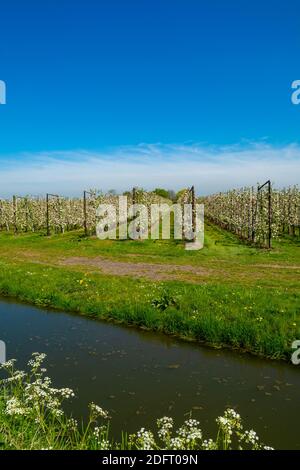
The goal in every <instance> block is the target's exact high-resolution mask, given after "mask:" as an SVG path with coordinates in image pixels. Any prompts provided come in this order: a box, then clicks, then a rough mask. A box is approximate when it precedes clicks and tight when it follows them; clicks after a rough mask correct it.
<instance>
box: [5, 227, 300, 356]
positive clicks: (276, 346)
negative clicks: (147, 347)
mask: <svg viewBox="0 0 300 470" xmlns="http://www.w3.org/2000/svg"><path fill="white" fill-rule="evenodd" d="M299 246H300V245H299V241H294V240H292V239H284V240H281V241H278V242H276V243H275V244H274V249H273V250H271V251H267V250H261V249H257V248H253V247H250V246H247V245H245V244H242V243H240V242H239V241H238V240H237V239H236V238H235V237H234V236H233V235H231V234H228V233H226V232H224V231H222V230H220V229H218V228H216V227H213V226H211V225H208V226H207V227H206V242H205V247H204V249H203V250H201V251H197V252H188V251H186V250H184V247H183V244H182V243H180V242H177V243H176V242H174V241H157V242H155V241H150V240H149V241H144V242H136V241H130V240H128V241H108V240H106V241H100V240H98V239H96V238H85V237H83V236H82V233H81V232H73V233H67V234H64V235H55V236H51V237H50V238H47V237H44V236H42V235H40V234H20V235H17V236H14V235H12V234H7V233H2V234H1V235H0V247H1V252H0V294H1V295H5V296H12V297H15V298H18V299H20V300H22V301H26V302H30V303H33V304H35V305H38V306H42V307H54V308H57V309H62V310H66V311H74V312H79V313H81V314H84V315H89V316H92V317H95V318H101V319H106V320H110V321H116V322H120V323H124V324H127V325H135V326H137V327H143V328H149V329H151V330H154V331H160V332H164V333H167V334H172V335H177V336H180V337H183V338H187V339H193V340H197V341H205V342H207V343H209V344H211V345H214V346H226V347H231V348H239V349H243V350H245V351H249V352H252V353H255V354H259V355H263V356H267V357H271V358H277V359H287V360H288V359H289V358H290V355H291V344H292V342H293V341H294V340H295V339H299V338H300V296H299V279H300V276H299V274H300V253H299V252H300V250H299ZM73 256H76V257H80V256H84V257H85V258H94V257H97V256H102V257H104V258H106V259H110V260H112V261H113V260H115V261H123V262H130V263H133V262H134V263H141V262H143V263H152V264H153V263H159V264H168V265H170V264H176V265H192V266H196V267H197V266H198V267H201V268H203V269H204V270H207V271H209V275H205V274H203V276H202V275H197V276H195V275H194V274H189V273H184V274H182V276H181V278H179V279H176V280H168V281H155V280H151V279H146V278H145V279H144V278H134V277H130V276H122V277H121V276H116V275H110V274H103V273H101V272H99V271H97V270H96V269H95V267H93V266H86V267H84V268H82V267H80V266H76V265H74V266H61V265H59V260H61V259H62V258H68V257H73ZM274 266H275V267H274Z"/></svg>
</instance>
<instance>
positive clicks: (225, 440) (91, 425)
mask: <svg viewBox="0 0 300 470" xmlns="http://www.w3.org/2000/svg"><path fill="white" fill-rule="evenodd" d="M44 359H45V355H44V354H38V353H34V354H33V355H32V358H31V359H30V361H29V362H28V366H29V370H28V371H27V372H24V371H21V370H18V369H16V367H15V361H14V360H10V361H8V362H7V363H6V364H3V365H2V366H0V372H1V374H3V373H4V376H5V378H4V379H2V380H1V381H0V441H1V449H2V450H5V449H6V450H7V449H8V450H24V449H29V450H40V449H43V450H50V449H51V450H67V449H68V450H108V449H117V450H124V449H126V450H160V449H164V450H169V449H172V450H230V449H239V450H244V449H245V450H248V449H252V450H269V449H270V448H269V447H265V446H264V445H263V444H261V443H260V442H259V439H258V436H257V435H256V433H255V432H254V431H253V430H249V431H248V430H245V429H244V427H243V423H242V420H241V417H240V415H239V414H237V413H236V412H235V411H234V410H232V409H228V410H226V411H225V414H224V416H222V417H219V418H217V419H216V422H217V426H216V428H217V429H216V437H215V438H214V439H211V438H210V439H207V438H205V437H204V435H203V432H202V430H201V429H200V427H199V424H200V423H199V422H198V421H196V420H195V419H192V418H190V419H187V420H185V422H184V423H183V425H182V426H181V427H180V428H179V429H177V430H175V429H174V423H173V419H172V418H169V417H163V418H161V419H159V420H157V429H156V432H153V431H148V430H145V429H144V428H142V429H140V430H139V431H138V432H137V433H136V434H130V435H128V434H126V433H123V435H122V436H121V438H120V441H119V442H116V441H113V440H111V439H110V434H109V426H110V424H109V423H110V417H109V413H108V412H107V411H106V410H103V408H101V407H100V406H99V405H97V404H95V403H91V404H90V405H89V409H90V413H89V419H88V422H87V423H86V424H82V423H78V422H77V421H76V420H75V419H74V418H73V417H71V416H68V415H67V414H66V413H65V411H64V407H63V403H64V402H65V401H66V400H69V399H71V398H73V397H74V393H73V391H72V390H71V389H69V388H61V389H57V388H54V387H53V386H52V384H51V379H50V378H49V377H48V376H47V375H46V369H45V368H44V365H43V361H44Z"/></svg>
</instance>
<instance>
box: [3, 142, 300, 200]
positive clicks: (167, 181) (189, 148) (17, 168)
mask: <svg viewBox="0 0 300 470" xmlns="http://www.w3.org/2000/svg"><path fill="white" fill-rule="evenodd" d="M299 175H300V146H299V145H298V144H289V145H286V146H281V147H275V146H272V145H268V144H265V143H248V144H243V145H242V144H238V145H232V146H219V147H217V146H207V145H202V144H184V145H179V144H174V145H171V144H170V145H163V144H140V145H137V146H124V147H118V148H112V149H108V150H106V151H99V152H97V151H90V150H89V151H88V150H70V151H56V152H40V153H34V154H32V153H22V154H19V155H13V156H9V157H6V158H5V157H3V156H2V158H1V172H0V197H7V196H11V195H12V194H14V193H18V194H44V193H45V192H56V193H59V194H64V195H70V196H72V195H78V194H80V193H81V191H82V190H83V189H85V188H99V189H102V190H104V191H105V190H108V189H112V188H114V189H116V190H119V191H123V190H126V189H129V188H131V187H132V186H142V187H144V188H146V189H152V188H154V187H157V186H161V187H165V188H173V189H175V190H177V189H180V188H182V187H186V186H188V185H192V184H194V185H195V187H196V190H197V192H198V193H199V194H208V193H212V192H215V191H223V190H226V189H229V188H232V187H239V186H244V185H255V184H256V183H257V182H258V181H260V182H263V181H264V180H266V179H271V180H272V181H273V182H274V183H275V184H276V185H277V186H279V187H280V186H287V185H290V184H297V183H298V182H299Z"/></svg>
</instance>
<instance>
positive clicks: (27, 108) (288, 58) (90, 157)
mask: <svg viewBox="0 0 300 470" xmlns="http://www.w3.org/2000/svg"><path fill="white" fill-rule="evenodd" d="M0 18H1V28H0V79H1V80H4V81H5V82H6V85H7V104H6V105H4V106H3V105H1V106H0V161H1V166H2V172H0V195H1V194H2V193H5V194H8V193H10V192H15V191H16V190H17V189H18V191H19V192H20V191H21V192H22V191H23V192H32V193H36V192H40V191H41V192H42V191H43V190H44V191H46V190H50V189H51V188H53V187H54V186H55V190H59V191H61V192H68V193H75V192H76V191H79V190H81V189H82V187H86V186H95V184H96V185H97V186H99V187H101V188H103V189H109V187H115V188H117V189H125V188H124V186H126V184H127V182H128V186H131V185H135V184H138V185H143V186H156V185H157V184H160V185H163V186H167V187H172V186H173V187H175V189H176V188H177V187H181V186H184V185H185V184H189V183H190V182H193V183H195V184H196V186H197V187H198V188H199V190H200V188H202V189H203V190H205V191H207V192H211V191H214V190H219V189H220V190H221V189H224V188H225V189H226V188H227V187H229V186H239V185H241V184H246V183H250V184H251V183H254V184H255V183H256V182H257V181H258V180H260V179H262V178H263V177H265V176H268V175H269V174H271V177H272V178H273V179H274V181H275V183H277V184H278V185H281V184H288V183H289V182H290V183H296V182H297V177H296V174H297V172H298V171H299V170H300V166H299V161H300V150H299V147H300V106H294V105H292V104H291V83H292V81H293V80H296V79H300V70H299V69H300V67H299V56H300V3H299V0H286V1H283V0H280V1H278V0H273V1H272V2H270V1H269V0H260V1H258V0H253V1H252V2H249V1H246V0H214V1H212V0H126V1H125V0H84V1H83V0H51V1H50V0H43V2H41V1H37V0H36V1H35V0H19V1H17V0H9V1H4V2H1V4H0ZM291 154H292V157H291ZM286 155H288V156H289V157H284V156H286ZM282 158H288V160H285V161H283V160H282ZM195 159H196V160H195ZM197 164H198V166H197ZM208 165H209V168H210V170H208ZM216 165H217V168H218V170H217V171H216V174H220V178H218V177H216V175H215V176H214V169H216ZM102 166H105V168H106V173H105V172H103V174H101V168H102ZM229 169H230V170H229ZM255 169H257V172H256V171H255ZM250 170H251V171H250ZM252 170H253V171H252ZM58 171H59V175H58ZM218 172H219V173H218ZM232 172H233V173H232ZM259 172H260V174H258V173H259ZM256 173H257V175H256ZM298 174H299V172H298ZM1 175H2V176H1ZM22 175H24V176H22ZM25 175H26V177H25ZM80 175H82V179H80ZM222 175H223V178H222ZM58 176H59V178H58ZM150 176H151V178H152V179H151V180H150V179H149V178H150ZM162 177H163V178H164V181H165V180H167V181H165V184H163V183H164V181H162ZM194 177H197V181H196V182H195V181H193V178H194ZM230 177H231V179H230ZM254 178H255V180H254V181H253V179H254ZM57 179H59V182H57ZM89 183H90V184H89ZM1 187H2V190H1ZM78 188H79V189H78Z"/></svg>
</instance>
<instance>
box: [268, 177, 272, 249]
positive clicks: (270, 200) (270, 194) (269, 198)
mask: <svg viewBox="0 0 300 470" xmlns="http://www.w3.org/2000/svg"><path fill="white" fill-rule="evenodd" d="M268 200H269V238H268V245H269V248H271V247H272V188H271V181H270V180H269V181H268Z"/></svg>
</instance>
